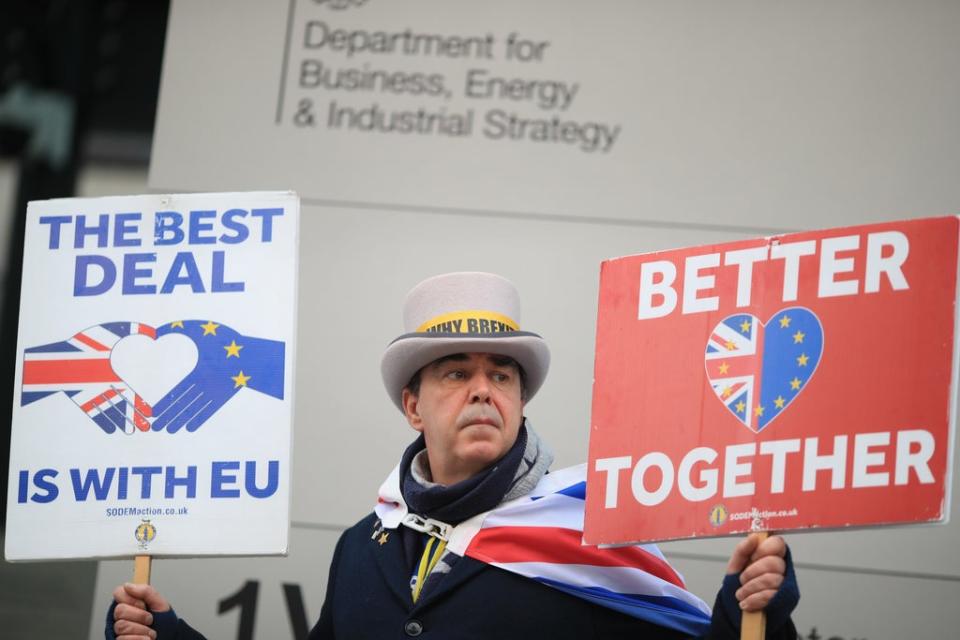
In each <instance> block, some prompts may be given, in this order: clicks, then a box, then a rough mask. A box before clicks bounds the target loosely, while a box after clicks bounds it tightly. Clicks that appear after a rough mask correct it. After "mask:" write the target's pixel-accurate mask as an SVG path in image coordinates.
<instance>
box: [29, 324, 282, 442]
mask: <svg viewBox="0 0 960 640" xmlns="http://www.w3.org/2000/svg"><path fill="white" fill-rule="evenodd" d="M169 334H179V335H182V336H185V337H186V338H189V339H190V340H191V341H192V342H193V344H194V345H195V346H196V349H197V363H196V366H195V367H194V368H193V370H192V371H190V372H189V373H188V374H187V375H186V376H185V377H184V378H183V379H182V380H181V381H180V382H178V383H177V384H176V385H174V387H173V388H172V389H171V390H170V391H169V392H167V393H165V394H164V395H163V397H161V398H160V400H158V401H157V402H155V403H154V404H152V405H151V404H149V403H148V402H146V401H145V400H144V399H143V398H142V397H141V396H140V395H139V394H138V393H137V391H136V390H135V389H133V388H131V386H130V384H128V383H127V382H125V381H124V380H123V379H122V378H121V377H120V375H118V374H117V372H116V371H115V370H114V366H113V363H112V362H111V356H112V355H113V354H114V350H115V348H116V346H117V344H118V343H120V342H121V341H122V340H123V339H124V338H127V337H130V336H145V337H147V338H149V339H152V340H155V341H156V340H159V339H160V338H163V337H164V336H166V335H169ZM141 373H143V372H141ZM149 374H150V372H149V371H147V372H145V374H144V375H147V376H149ZM283 375H284V343H283V342H279V341H276V340H265V339H263V338H253V337H250V336H245V335H242V334H240V333H238V332H237V331H234V330H233V329H231V328H230V327H228V326H227V325H225V324H220V323H217V322H214V321H212V320H206V321H204V320H179V321H176V322H171V323H169V324H165V325H162V326H160V327H156V328H155V327H151V326H150V325H147V324H142V323H137V322H107V323H104V324H100V325H96V326H93V327H90V328H88V329H85V330H84V331H81V332H79V333H77V334H75V335H74V336H72V337H71V338H69V339H67V340H64V341H62V342H53V343H50V344H45V345H40V346H38V347H32V348H29V349H26V351H25V353H24V357H23V388H22V394H21V401H20V403H21V406H23V405H28V404H30V403H32V402H35V401H37V400H40V399H42V398H45V397H47V396H49V395H53V394H55V393H59V392H61V391H62V392H63V393H65V394H67V396H68V397H69V398H70V399H71V400H73V402H74V403H76V405H77V406H78V407H80V409H81V410H82V411H83V412H84V413H86V414H87V416H89V418H90V419H91V420H93V421H94V422H95V423H97V425H98V426H99V427H100V428H101V429H103V430H104V431H105V432H106V433H113V432H114V431H122V432H123V433H133V432H134V431H135V430H139V431H151V430H152V431H167V432H168V433H176V432H177V431H180V430H181V429H186V430H187V431H196V430H197V429H199V428H200V427H201V426H202V425H203V423H204V422H206V421H207V420H208V419H210V417H211V416H212V415H213V414H214V413H216V412H217V410H218V409H219V408H220V407H222V406H223V405H224V404H225V403H226V402H227V401H228V400H229V399H230V398H232V397H233V396H234V394H236V393H238V392H239V391H240V390H241V389H244V388H246V389H253V390H254V391H259V392H260V393H265V394H267V395H269V396H272V397H274V398H278V399H281V400H282V399H283Z"/></svg>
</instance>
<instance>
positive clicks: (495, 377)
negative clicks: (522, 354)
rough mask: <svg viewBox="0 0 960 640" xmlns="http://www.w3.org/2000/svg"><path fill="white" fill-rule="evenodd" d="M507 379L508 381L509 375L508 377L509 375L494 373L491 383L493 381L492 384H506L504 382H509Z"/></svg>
mask: <svg viewBox="0 0 960 640" xmlns="http://www.w3.org/2000/svg"><path fill="white" fill-rule="evenodd" d="M509 379H510V375H509V374H506V373H499V372H498V373H494V374H493V381H494V382H506V381H507V380H509Z"/></svg>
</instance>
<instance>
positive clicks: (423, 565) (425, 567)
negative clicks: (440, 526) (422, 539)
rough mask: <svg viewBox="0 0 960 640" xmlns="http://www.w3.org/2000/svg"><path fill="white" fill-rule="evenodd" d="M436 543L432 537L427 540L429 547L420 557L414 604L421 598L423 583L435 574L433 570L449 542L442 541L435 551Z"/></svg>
mask: <svg viewBox="0 0 960 640" xmlns="http://www.w3.org/2000/svg"><path fill="white" fill-rule="evenodd" d="M436 541H437V539H436V538H434V537H433V536H430V539H429V540H427V547H426V549H424V550H423V555H421V556H420V568H419V569H417V584H416V585H415V586H414V587H413V601H414V602H416V601H417V599H418V598H419V597H420V591H422V590H423V583H424V582H426V580H427V576H429V575H430V573H431V572H433V568H434V567H435V566H437V563H438V562H440V556H442V555H443V551H444V549H446V548H447V541H446V540H441V541H440V544H438V545H437V548H436V549H433V543H434V542H436ZM431 549H433V554H432V556H431V553H430V551H431Z"/></svg>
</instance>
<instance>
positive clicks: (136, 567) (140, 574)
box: [133, 556, 150, 584]
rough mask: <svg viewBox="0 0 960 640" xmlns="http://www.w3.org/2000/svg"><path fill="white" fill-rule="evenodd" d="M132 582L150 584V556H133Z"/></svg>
mask: <svg viewBox="0 0 960 640" xmlns="http://www.w3.org/2000/svg"><path fill="white" fill-rule="evenodd" d="M133 584H150V556H134V558H133Z"/></svg>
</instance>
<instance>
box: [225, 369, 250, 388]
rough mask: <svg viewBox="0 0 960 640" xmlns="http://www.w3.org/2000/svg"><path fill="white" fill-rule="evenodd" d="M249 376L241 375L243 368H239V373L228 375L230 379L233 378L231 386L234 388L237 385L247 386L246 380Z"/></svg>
mask: <svg viewBox="0 0 960 640" xmlns="http://www.w3.org/2000/svg"><path fill="white" fill-rule="evenodd" d="M251 377H252V376H245V375H243V370H241V371H240V373H238V374H237V375H235V376H230V379H231V380H233V382H234V385H233V388H234V389H236V388H237V387H245V386H247V381H248V380H250V378H251Z"/></svg>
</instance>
